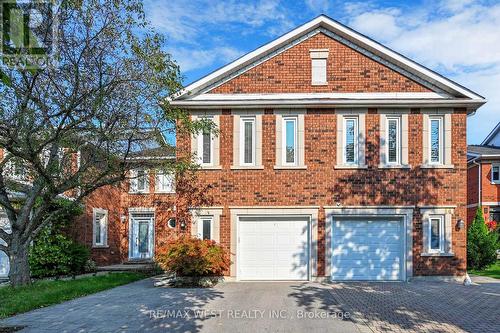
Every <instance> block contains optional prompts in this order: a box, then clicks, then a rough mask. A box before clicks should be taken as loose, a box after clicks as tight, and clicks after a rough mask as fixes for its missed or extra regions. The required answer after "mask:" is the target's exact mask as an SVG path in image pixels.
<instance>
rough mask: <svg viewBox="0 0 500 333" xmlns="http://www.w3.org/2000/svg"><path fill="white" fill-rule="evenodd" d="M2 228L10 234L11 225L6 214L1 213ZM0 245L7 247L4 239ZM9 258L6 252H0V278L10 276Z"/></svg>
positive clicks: (0, 224)
mask: <svg viewBox="0 0 500 333" xmlns="http://www.w3.org/2000/svg"><path fill="white" fill-rule="evenodd" d="M0 228H1V229H3V230H5V231H6V232H9V233H10V223H9V220H8V218H7V215H5V213H4V212H0ZM0 244H2V245H7V243H5V241H4V240H3V239H1V238H0ZM9 267H10V264H9V257H8V256H7V254H5V252H3V251H0V278H5V277H8V276H9Z"/></svg>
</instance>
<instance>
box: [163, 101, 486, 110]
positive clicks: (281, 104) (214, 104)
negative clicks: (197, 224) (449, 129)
mask: <svg viewBox="0 0 500 333" xmlns="http://www.w3.org/2000/svg"><path fill="white" fill-rule="evenodd" d="M485 103H486V100H464V99H447V100H415V99H404V100H403V99H400V100H384V99H367V100H341V99H339V100H327V99H302V100H297V99H280V100H173V101H171V102H170V104H171V105H172V106H178V107H183V108H188V109H220V108H225V107H226V108H237V109H248V108H255V107H260V108H332V107H343V108H349V107H390V106H392V107H394V106H396V107H406V108H412V107H465V108H467V109H468V112H467V113H470V112H474V111H475V110H476V109H477V108H479V107H480V106H482V105H483V104H485Z"/></svg>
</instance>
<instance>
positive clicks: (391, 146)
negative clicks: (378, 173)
mask: <svg viewBox="0 0 500 333" xmlns="http://www.w3.org/2000/svg"><path fill="white" fill-rule="evenodd" d="M387 163H388V164H400V163H401V122H400V118H396V117H394V118H387Z"/></svg>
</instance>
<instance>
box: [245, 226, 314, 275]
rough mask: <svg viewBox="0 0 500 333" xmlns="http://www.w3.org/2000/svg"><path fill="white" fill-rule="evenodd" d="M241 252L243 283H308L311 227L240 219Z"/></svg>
mask: <svg viewBox="0 0 500 333" xmlns="http://www.w3.org/2000/svg"><path fill="white" fill-rule="evenodd" d="M237 251H238V260H237V266H238V279H240V280H307V279H308V275H309V274H308V273H309V223H308V221H306V220H293V219H283V218H275V219H269V218H266V219H256V218H240V220H239V222H238V248H237Z"/></svg>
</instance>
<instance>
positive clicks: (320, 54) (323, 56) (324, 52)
mask: <svg viewBox="0 0 500 333" xmlns="http://www.w3.org/2000/svg"><path fill="white" fill-rule="evenodd" d="M309 55H310V57H311V85H313V86H325V85H328V55H329V50H328V49H311V50H309ZM314 60H324V61H325V81H315V80H314V77H313V61H314Z"/></svg>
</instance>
